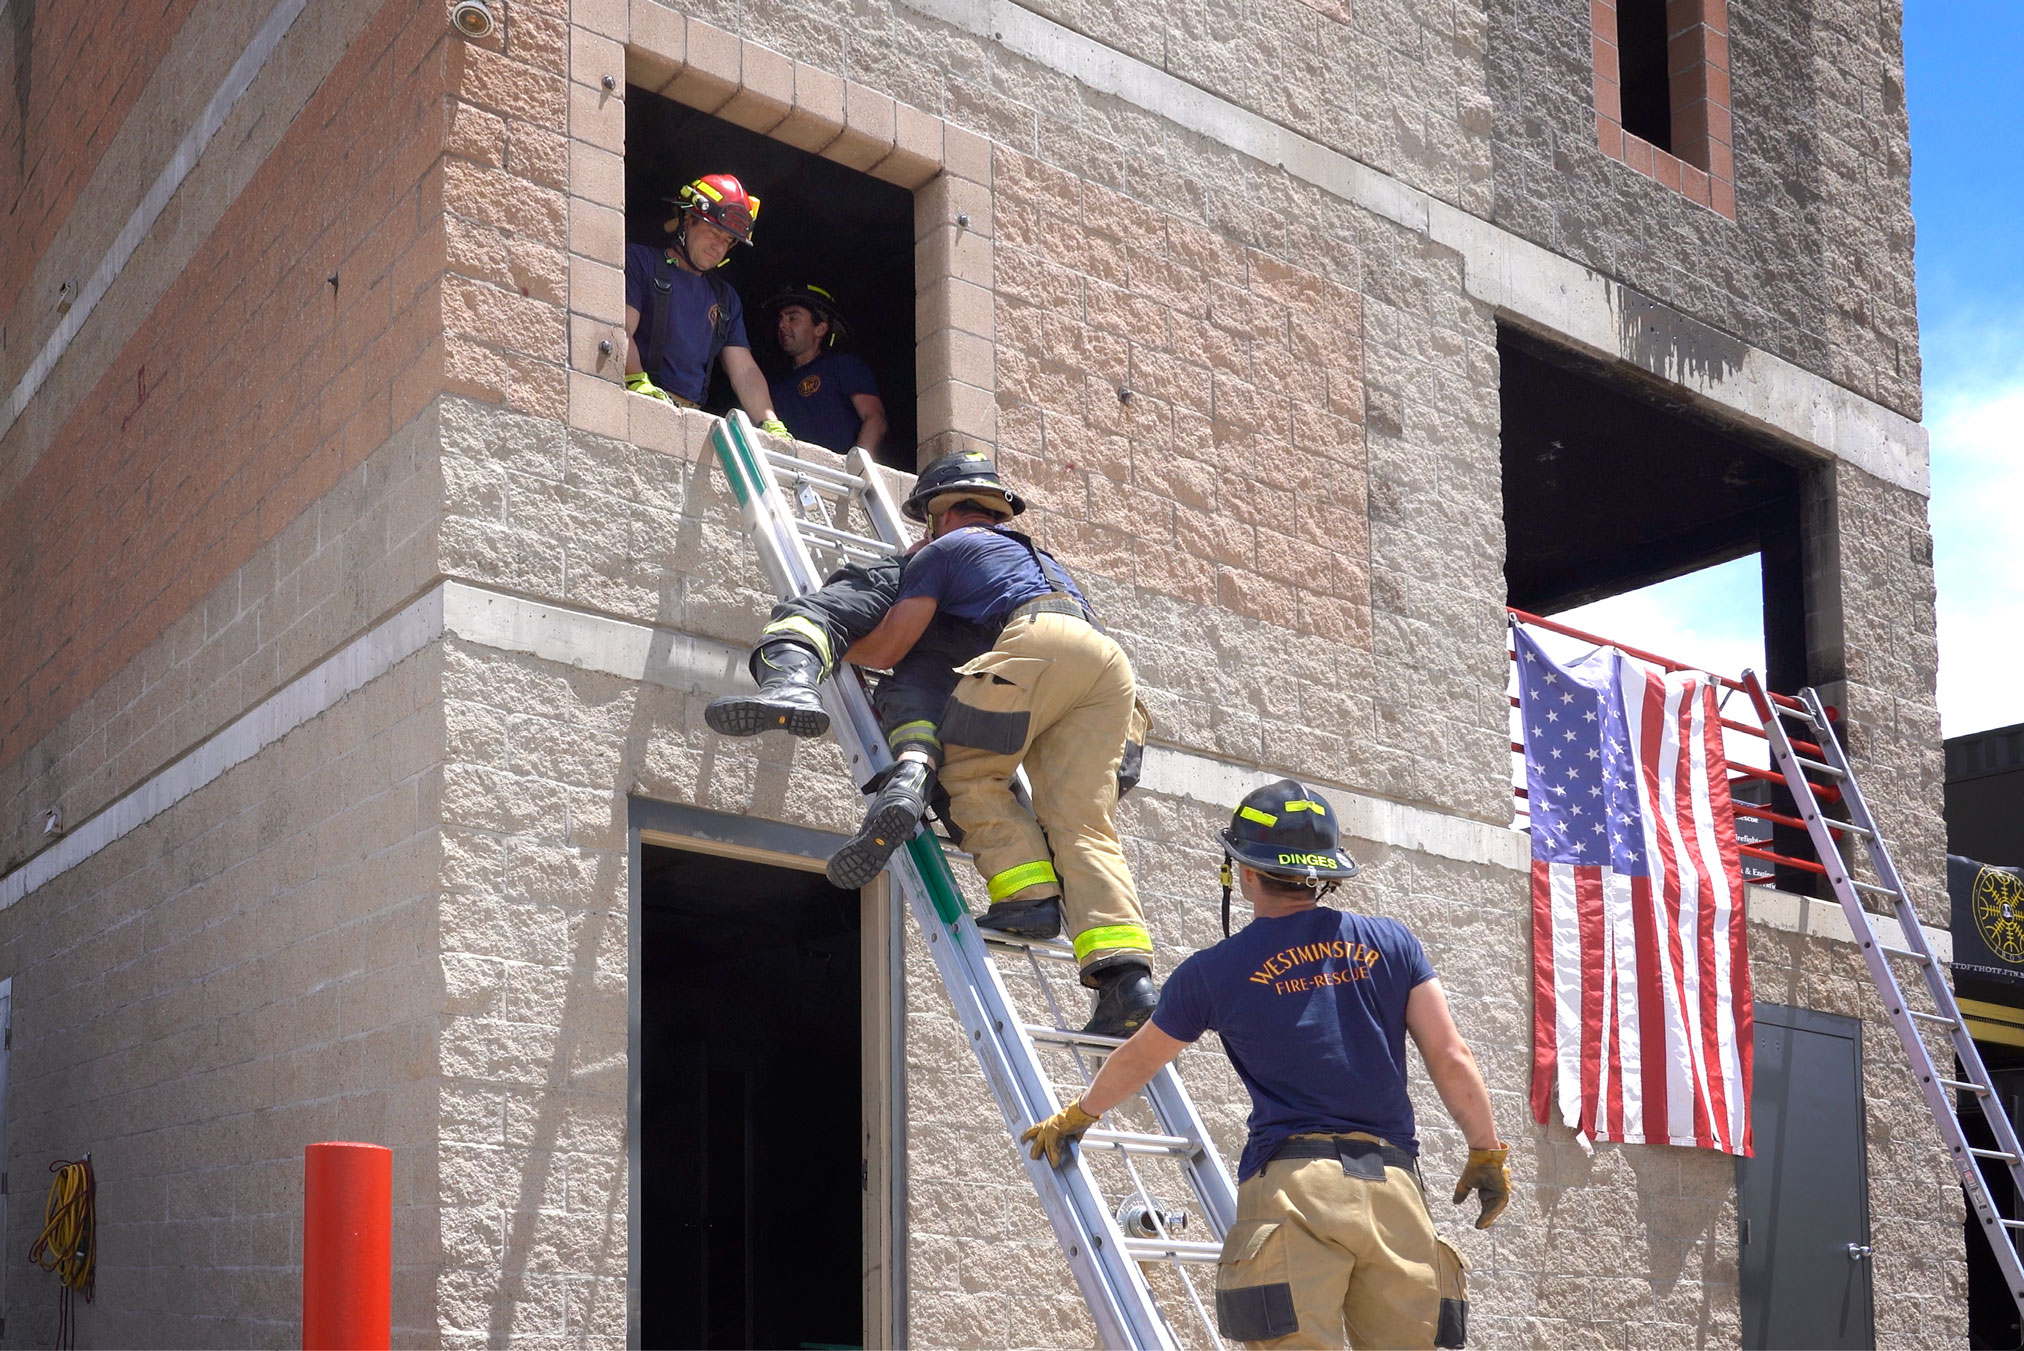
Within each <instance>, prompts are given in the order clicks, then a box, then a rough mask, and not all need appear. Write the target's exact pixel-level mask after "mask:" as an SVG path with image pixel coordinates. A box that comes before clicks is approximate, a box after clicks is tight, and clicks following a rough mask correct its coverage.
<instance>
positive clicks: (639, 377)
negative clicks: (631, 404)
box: [625, 371, 675, 404]
mask: <svg viewBox="0 0 2024 1351" xmlns="http://www.w3.org/2000/svg"><path fill="white" fill-rule="evenodd" d="M625 387H626V388H627V389H629V390H631V391H632V392H633V393H635V394H644V395H646V396H647V397H648V398H649V399H659V400H660V401H661V402H662V403H665V404H672V403H674V401H675V400H674V398H673V396H672V395H670V394H669V393H668V392H667V391H666V390H665V389H662V388H661V387H660V386H659V385H657V384H655V383H654V382H653V380H652V379H651V378H649V377H648V375H647V373H646V372H645V371H634V372H633V373H632V374H631V375H628V376H627V377H626V378H625Z"/></svg>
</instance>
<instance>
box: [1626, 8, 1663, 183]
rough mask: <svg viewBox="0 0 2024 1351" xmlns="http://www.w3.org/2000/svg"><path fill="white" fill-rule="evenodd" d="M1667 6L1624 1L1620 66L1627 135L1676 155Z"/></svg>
mask: <svg viewBox="0 0 2024 1351" xmlns="http://www.w3.org/2000/svg"><path fill="white" fill-rule="evenodd" d="M1669 36H1670V35H1669V34H1668V32H1667V24H1666V0H1618V3H1617V7H1616V42H1617V63H1618V66H1619V69H1620V70H1621V71H1622V78H1623V129H1624V130H1625V131H1627V132H1629V133H1630V134H1631V135H1633V136H1637V137H1640V138H1642V139H1644V140H1646V141H1649V142H1651V143H1652V144H1653V145H1655V146H1657V147H1658V148H1659V149H1661V150H1664V151H1667V152H1668V153H1670V152H1671V151H1672V148H1673V92H1672V78H1671V70H1670V65H1671V63H1670V61H1669V59H1668V46H1669V44H1668V42H1667V39H1668V37H1669Z"/></svg>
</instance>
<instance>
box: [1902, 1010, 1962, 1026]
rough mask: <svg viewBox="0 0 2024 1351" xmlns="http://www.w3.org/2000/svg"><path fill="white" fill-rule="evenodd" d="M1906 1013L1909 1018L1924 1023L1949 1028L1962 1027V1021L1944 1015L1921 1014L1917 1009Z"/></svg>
mask: <svg viewBox="0 0 2024 1351" xmlns="http://www.w3.org/2000/svg"><path fill="white" fill-rule="evenodd" d="M1905 1013H1906V1015H1907V1016H1908V1017H1912V1018H1916V1019H1918V1020H1919V1021H1920V1022H1922V1023H1945V1024H1946V1025H1947V1026H1948V1027H1959V1026H1960V1025H1961V1021H1960V1019H1958V1018H1949V1017H1948V1016H1947V1015H1946V1014H1944V1013H1920V1012H1919V1011H1918V1010H1917V1009H1906V1010H1905Z"/></svg>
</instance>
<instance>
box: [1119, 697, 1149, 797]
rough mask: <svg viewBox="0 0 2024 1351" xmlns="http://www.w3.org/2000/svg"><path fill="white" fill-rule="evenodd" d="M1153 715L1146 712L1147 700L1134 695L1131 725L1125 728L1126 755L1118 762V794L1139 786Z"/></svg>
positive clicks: (1120, 795)
mask: <svg viewBox="0 0 2024 1351" xmlns="http://www.w3.org/2000/svg"><path fill="white" fill-rule="evenodd" d="M1152 726H1153V715H1152V714H1150V713H1148V712H1146V706H1145V701H1144V700H1143V699H1140V698H1137V697H1136V696H1134V697H1133V699H1132V701H1131V725H1130V726H1129V727H1127V728H1126V729H1125V734H1124V755H1123V757H1122V758H1120V759H1119V760H1118V762H1117V795H1118V796H1119V797H1123V796H1124V795H1125V794H1126V793H1129V792H1130V791H1131V790H1132V789H1134V788H1136V787H1138V781H1139V775H1141V774H1142V773H1144V772H1145V763H1146V735H1147V733H1149V732H1151V731H1152Z"/></svg>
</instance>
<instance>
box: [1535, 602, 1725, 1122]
mask: <svg viewBox="0 0 2024 1351" xmlns="http://www.w3.org/2000/svg"><path fill="white" fill-rule="evenodd" d="M1513 640H1514V644H1515V648H1514V650H1515V651H1516V653H1517V662H1518V705H1519V716H1520V718H1521V720H1522V721H1523V724H1524V732H1523V735H1522V736H1521V737H1520V738H1519V740H1521V741H1522V742H1523V744H1524V747H1525V785H1526V790H1527V800H1528V803H1529V806H1530V809H1531V815H1532V1115H1533V1117H1534V1118H1535V1119H1537V1120H1539V1121H1542V1122H1543V1121H1545V1120H1546V1114H1547V1109H1548V1107H1549V1105H1550V1104H1552V1103H1553V1102H1555V1101H1556V1100H1557V1101H1558V1103H1559V1105H1560V1115H1561V1119H1562V1120H1563V1121H1565V1122H1566V1123H1567V1124H1568V1125H1570V1126H1572V1127H1573V1128H1574V1129H1575V1131H1576V1133H1577V1134H1578V1136H1579V1137H1580V1138H1581V1139H1582V1140H1583V1141H1584V1143H1585V1142H1586V1141H1588V1140H1591V1139H1598V1140H1620V1141H1628V1142H1631V1143H1637V1144H1653V1145H1698V1146H1700V1147H1701V1148H1704V1149H1719V1150H1723V1151H1725V1152H1727V1153H1730V1154H1741V1155H1745V1156H1748V1155H1749V1154H1750V1153H1751V1147H1750V1051H1751V1019H1750V962H1749V952H1748V944H1747V940H1746V937H1745V934H1744V899H1743V873H1742V868H1741V859H1740V856H1739V855H1738V854H1737V852H1736V826H1735V817H1734V814H1733V813H1732V812H1731V810H1730V805H1729V783H1728V764H1727V761H1726V760H1725V759H1724V757H1723V754H1722V729H1721V723H1720V720H1719V715H1718V713H1717V709H1716V703H1715V688H1714V681H1713V680H1711V679H1710V678H1709V677H1707V676H1705V675H1700V674H1696V673H1678V674H1671V675H1666V674H1660V673H1657V672H1653V671H1647V670H1646V669H1645V668H1643V667H1642V666H1640V665H1638V664H1637V663H1636V662H1634V661H1632V660H1631V659H1630V658H1629V657H1626V656H1625V655H1624V654H1623V653H1621V652H1619V651H1617V650H1616V649H1614V648H1597V649H1596V650H1594V651H1593V652H1591V653H1589V654H1588V655H1587V656H1586V657H1584V658H1582V659H1581V660H1580V661H1578V662H1574V663H1572V664H1570V665H1566V666H1562V665H1560V664H1559V663H1557V662H1555V661H1554V660H1553V658H1551V657H1550V656H1548V655H1547V654H1546V652H1545V651H1544V650H1543V649H1542V648H1541V647H1540V646H1539V644H1538V642H1537V641H1536V640H1535V639H1534V638H1533V637H1532V635H1531V634H1530V633H1528V632H1527V631H1526V630H1525V629H1524V628H1523V626H1514V627H1513Z"/></svg>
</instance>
